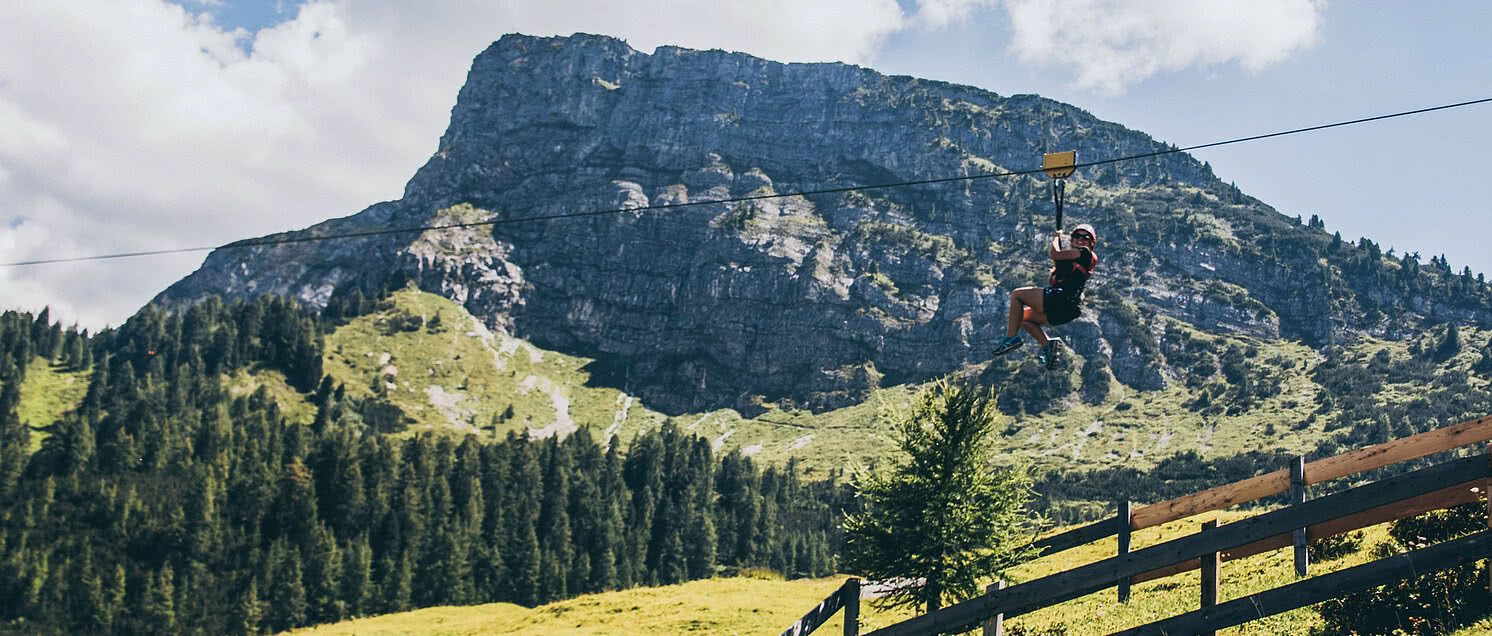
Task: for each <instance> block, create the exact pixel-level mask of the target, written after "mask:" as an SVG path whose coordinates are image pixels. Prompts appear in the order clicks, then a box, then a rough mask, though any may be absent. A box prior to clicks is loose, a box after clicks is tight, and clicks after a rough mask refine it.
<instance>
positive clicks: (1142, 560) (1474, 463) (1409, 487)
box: [872, 456, 1492, 636]
mask: <svg viewBox="0 0 1492 636" xmlns="http://www.w3.org/2000/svg"><path fill="white" fill-rule="evenodd" d="M1488 477H1492V462H1489V461H1488V459H1487V458H1486V457H1482V456H1472V457H1463V458H1460V459H1455V460H1452V461H1449V462H1445V463H1442V464H1437V465H1434V466H1429V467H1426V468H1421V469H1419V470H1416V471H1414V472H1410V473H1405V474H1401V475H1396V476H1394V477H1390V478H1387V479H1383V480H1380V481H1376V482H1372V483H1369V484H1364V485H1361V486H1357V487H1355V488H1351V489H1349V490H1344V491H1342V492H1338V493H1335V494H1332V495H1328V496H1326V497H1322V498H1319V499H1315V500H1312V501H1309V502H1307V503H1305V504H1300V505H1294V506H1290V507H1287V508H1282V509H1279V510H1274V511H1271V512H1267V513H1264V514H1260V515H1257V516H1254V517H1249V518H1247V519H1243V520H1240V521H1237V522H1235V523H1231V524H1228V525H1226V526H1222V527H1219V528H1217V529H1216V530H1211V531H1209V532H1205V533H1200V534H1194V535H1188V536H1184V537H1180V538H1177V539H1173V540H1171V541H1167V542H1165V543H1162V544H1159V545H1155V546H1151V547H1148V548H1144V549H1141V550H1137V551H1135V552H1131V553H1129V554H1125V555H1120V556H1115V557H1111V558H1109V559H1105V560H1103V561H1099V562H1097V563H1092V564H1089V565H1084V566H1079V567H1077V568H1073V569H1071V570H1067V571H1064V572H1059V573H1057V574H1053V575H1050V576H1047V577H1043V578H1040V579H1037V580H1034V581H1029V582H1026V583H1022V584H1020V585H1015V586H1012V587H1009V588H1006V589H1004V590H999V591H996V592H994V593H991V594H987V595H985V596H982V597H979V598H976V599H971V600H968V601H964V602H962V603H957V604H954V605H951V606H949V607H946V608H943V609H940V610H938V611H935V612H931V613H928V614H924V615H922V616H918V617H916V618H912V619H909V620H907V621H903V622H901V623H897V624H895V625H891V626H889V627H886V628H884V629H881V630H877V631H875V632H872V634H877V635H880V636H894V635H897V634H933V633H946V632H958V631H964V630H968V629H972V628H974V627H976V626H978V625H979V624H980V623H981V622H982V621H983V620H984V619H986V618H988V617H991V616H994V615H996V614H1004V615H1005V618H1007V619H1008V618H1012V617H1015V616H1019V615H1021V614H1025V613H1028V612H1031V611H1035V610H1038V609H1041V608H1044V607H1047V606H1050V605H1055V604H1057V603H1062V602H1065V601H1068V600H1071V599H1074V598H1078V597H1080V596H1085V595H1087V594H1091V593H1093V592H1096V591H1099V590H1102V589H1105V588H1107V587H1110V586H1112V585H1114V584H1115V583H1116V582H1118V581H1120V580H1121V579H1125V578H1130V577H1134V576H1136V575H1139V574H1143V573H1146V572H1150V571H1153V570H1156V569H1159V568H1163V567H1166V566H1170V565H1173V564H1176V563H1180V562H1184V561H1187V560H1190V559H1196V558H1199V557H1201V556H1202V555H1205V554H1211V553H1213V552H1226V551H1228V550H1232V549H1234V548H1238V547H1241V546H1245V545H1248V544H1250V543H1254V542H1256V541H1262V540H1265V539H1268V538H1271V537H1274V536H1277V535H1285V536H1287V537H1289V536H1291V533H1293V532H1294V530H1295V529H1296V528H1304V527H1309V526H1311V525H1315V524H1320V523H1324V522H1327V521H1330V520H1333V519H1336V518H1339V517H1344V516H1348V515H1354V514H1358V513H1363V512H1367V511H1371V510H1373V509H1375V508H1380V507H1383V506H1387V505H1389V504H1393V503H1396V502H1400V501H1403V500H1405V499H1410V498H1412V497H1417V496H1419V495H1423V494H1426V493H1433V492H1435V491H1438V490H1441V489H1444V488H1447V487H1448V485H1456V484H1471V483H1472V482H1477V481H1479V480H1483V479H1487V478H1488Z"/></svg>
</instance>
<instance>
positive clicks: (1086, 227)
mask: <svg viewBox="0 0 1492 636" xmlns="http://www.w3.org/2000/svg"><path fill="white" fill-rule="evenodd" d="M1078 232H1087V233H1088V235H1089V236H1092V237H1093V243H1094V244H1095V245H1097V244H1098V232H1096V231H1094V230H1093V226H1091V225H1088V224H1087V223H1079V224H1078V225H1077V227H1074V228H1072V233H1073V234H1076V233H1078Z"/></svg>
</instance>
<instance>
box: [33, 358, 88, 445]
mask: <svg viewBox="0 0 1492 636" xmlns="http://www.w3.org/2000/svg"><path fill="white" fill-rule="evenodd" d="M88 375H89V372H88V371H69V370H67V369H65V368H64V367H63V366H60V365H54V364H52V363H50V362H48V361H47V360H45V359H43V358H39V357H38V358H35V359H33V360H32V361H31V364H30V366H28V367H26V381H25V382H22V383H21V408H20V413H19V415H20V416H21V423H23V424H25V425H27V426H30V427H31V428H32V433H31V451H32V452H36V449H38V448H41V440H42V438H44V437H45V436H46V433H44V432H42V431H38V430H35V429H38V428H41V427H43V426H46V425H48V424H51V423H52V422H53V421H55V420H56V419H57V418H58V417H59V416H61V415H62V414H63V413H65V412H67V411H69V410H72V409H73V408H74V407H76V406H77V405H78V403H79V402H81V401H82V400H83V395H84V394H85V393H87V392H88Z"/></svg>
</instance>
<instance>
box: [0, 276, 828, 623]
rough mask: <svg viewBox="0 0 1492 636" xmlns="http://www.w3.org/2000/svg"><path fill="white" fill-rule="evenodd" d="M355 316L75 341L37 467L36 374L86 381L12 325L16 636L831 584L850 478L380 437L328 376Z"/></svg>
mask: <svg viewBox="0 0 1492 636" xmlns="http://www.w3.org/2000/svg"><path fill="white" fill-rule="evenodd" d="M354 296H356V297H355V298H354ZM338 298H339V300H338V302H337V303H336V304H335V305H334V306H335V308H336V309H335V312H336V313H335V315H333V316H327V317H324V316H321V315H318V314H317V313H315V312H312V311H309V310H307V309H304V308H302V307H300V306H299V305H298V304H297V303H295V302H294V301H291V300H286V299H280V298H271V297H262V298H259V299H256V300H253V301H238V302H229V303H224V302H221V301H219V300H216V299H211V300H207V301H204V302H202V303H199V304H197V305H194V306H192V307H191V308H188V309H185V310H183V311H180V312H174V313H167V312H163V311H159V310H156V309H153V308H146V309H144V310H142V311H141V312H140V313H139V314H137V315H136V316H134V317H132V318H131V319H130V320H129V321H128V322H126V323H125V324H124V325H123V326H122V327H120V328H118V329H111V330H105V331H103V332H101V333H99V334H97V335H95V336H93V337H91V338H89V337H85V336H82V334H79V337H80V340H79V342H81V343H82V344H83V346H84V349H85V350H86V351H89V352H90V353H89V354H87V355H90V356H92V361H93V362H95V364H94V365H93V373H92V375H91V377H90V380H89V386H88V390H87V393H86V394H85V397H84V398H83V400H82V403H81V404H80V405H79V406H78V407H77V408H76V409H73V410H71V411H69V412H67V413H65V414H63V415H62V416H61V417H60V418H59V419H58V420H57V421H56V422H54V423H53V424H51V425H50V426H48V427H47V429H46V431H45V434H46V436H45V439H44V440H43V442H42V444H41V448H40V450H38V451H37V452H35V453H33V454H27V452H26V448H25V444H24V443H23V442H22V440H29V436H30V433H31V432H30V431H29V430H25V428H26V427H24V426H23V425H22V424H21V423H20V420H19V415H18V408H19V402H20V397H19V390H18V387H19V384H20V379H21V378H20V374H19V373H18V372H16V371H15V369H16V368H24V365H23V364H17V362H16V360H18V359H19V360H21V361H22V362H24V361H27V360H29V359H31V358H32V357H34V356H36V355H40V356H41V357H43V358H47V357H48V354H51V356H52V357H51V358H49V359H52V360H57V361H61V360H64V359H68V358H67V355H68V354H67V353H66V351H67V350H68V348H69V346H70V345H69V344H68V339H69V336H67V335H65V334H66V333H72V332H61V331H59V330H54V329H53V328H52V326H48V327H46V328H44V329H42V328H35V325H36V324H38V322H40V321H42V320H45V318H44V317H32V316H30V315H29V314H21V313H17V312H10V313H7V314H5V315H4V317H3V318H0V347H4V348H3V349H0V354H4V356H5V357H0V367H3V370H4V373H5V375H0V384H3V386H0V467H5V468H4V469H3V470H0V621H3V623H0V631H6V630H9V631H14V632H21V633H52V632H59V633H117V634H160V633H210V634H255V633H264V632H267V631H277V630H285V629H290V628H293V627H298V626H303V625H310V624H316V623H322V622H329V621H336V620H339V619H343V618H348V617H353V616H359V615H369V614H376V613H386V612H396V611H403V610H407V609H412V608H417V607H427V606H433V605H449V604H471V603H484V602H494V601H505V602H513V603H519V604H523V605H527V606H533V605H537V604H542V603H546V602H550V601H554V600H559V599H564V598H568V597H572V596H575V595H578V594H585V593H590V592H597V591H603V590H614V589H622V588H627V587H632V586H638V585H660V584H670V583H677V582H682V581H686V580H691V579H696V578H701V577H709V576H713V575H715V574H717V573H719V572H722V571H728V570H732V569H737V568H745V567H753V566H761V567H768V568H772V569H775V570H778V571H781V572H784V573H785V574H787V575H788V576H821V575H826V574H829V573H832V572H833V571H835V569H836V563H835V557H834V555H835V554H836V553H837V552H838V546H839V544H841V543H842V541H843V539H842V537H841V535H840V532H839V530H838V527H837V525H838V520H839V519H840V518H841V517H842V515H843V510H844V509H845V508H846V507H847V506H849V505H851V502H852V500H853V497H852V494H851V492H850V490H849V489H848V487H847V486H845V485H844V484H842V483H841V482H842V479H841V478H840V476H839V475H837V474H832V475H830V477H829V479H827V480H825V481H818V482H805V481H803V480H801V479H800V478H799V475H798V474H799V473H800V472H801V471H799V470H798V469H797V468H796V467H795V466H793V465H791V464H790V465H788V466H786V467H767V468H765V469H762V468H759V467H758V466H757V465H756V464H755V463H754V462H753V461H752V460H751V459H750V458H749V457H743V456H741V455H740V454H739V453H731V454H727V455H724V456H719V455H717V454H716V453H714V452H713V450H712V448H711V446H710V443H709V441H708V440H705V439H702V438H699V437H697V436H694V435H688V434H685V433H683V432H681V431H680V430H678V428H677V427H675V426H673V425H671V424H666V425H664V426H663V427H661V428H659V429H656V430H652V431H649V432H646V433H643V434H640V435H639V436H637V437H636V438H635V439H633V440H632V441H631V443H630V444H629V445H628V446H627V447H626V448H621V447H620V444H619V443H618V442H616V441H615V440H610V441H608V442H606V443H603V442H600V441H597V440H596V439H595V438H594V436H593V435H591V434H590V432H589V430H585V429H583V430H582V432H580V433H576V434H572V435H570V436H568V437H566V438H564V439H558V438H549V439H529V438H527V437H526V436H520V435H510V436H508V438H507V439H505V440H501V441H498V442H478V441H477V440H476V438H474V437H463V438H457V437H453V436H447V435H432V434H424V435H418V436H407V435H406V436H387V435H379V434H376V433H377V432H378V431H377V429H376V428H375V427H374V426H373V424H374V423H376V422H377V420H378V419H379V418H380V417H383V415H381V414H383V413H386V411H387V410H388V409H389V408H391V407H392V405H389V404H387V403H383V402H381V401H380V400H381V398H379V397H378V396H370V397H367V398H354V397H351V396H349V395H347V394H346V392H345V391H344V390H343V389H342V387H341V386H340V385H338V384H336V382H334V381H333V380H332V379H331V378H330V377H327V376H323V375H322V373H321V350H322V337H323V334H324V332H325V331H326V330H327V329H328V328H329V326H330V325H331V324H334V323H335V322H336V321H342V320H347V319H349V318H350V316H352V315H355V313H357V312H366V311H370V310H372V309H373V308H375V307H376V306H377V304H378V303H379V302H381V299H380V298H379V295H378V294H377V293H375V294H372V295H369V296H362V294H361V293H358V294H343V295H339V296H338ZM23 327H24V328H23ZM57 333H62V334H64V335H61V336H56V335H55V334H57ZM59 342H60V344H59ZM16 351H21V353H19V354H18V353H15V352H16ZM240 369H253V370H256V371H259V372H265V371H274V372H278V373H280V374H283V376H284V377H285V378H286V381H287V383H288V384H289V385H291V386H292V387H294V388H295V389H297V390H298V391H300V392H301V394H300V395H299V396H296V397H295V398H293V399H299V400H305V401H306V402H307V403H308V404H309V406H310V407H314V409H315V416H314V417H313V418H311V421H310V422H309V423H301V422H297V421H294V420H292V419H290V418H289V417H287V415H286V413H285V412H284V411H283V410H282V405H281V404H280V403H277V401H276V399H275V398H274V397H273V396H272V394H271V392H270V391H268V390H266V389H265V388H264V387H260V388H258V389H257V390H255V391H252V392H249V393H239V392H237V391H235V390H232V389H230V388H229V387H228V384H227V383H226V382H225V381H224V376H225V375H232V374H234V373H236V372H237V371H238V370H240ZM281 399H284V398H281Z"/></svg>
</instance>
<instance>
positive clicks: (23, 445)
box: [0, 377, 31, 503]
mask: <svg viewBox="0 0 1492 636" xmlns="http://www.w3.org/2000/svg"><path fill="white" fill-rule="evenodd" d="M20 404H21V383H20V381H19V379H18V378H15V377H9V378H7V377H0V503H3V502H6V501H9V499H10V494H11V492H12V491H13V490H14V489H15V484H16V481H17V480H19V479H20V477H21V470H22V468H24V467H25V462H26V454H27V453H28V452H29V451H30V449H29V447H30V445H31V430H30V429H28V428H27V427H26V425H25V424H24V423H22V422H21V416H20V414H19V413H18V412H17V410H18V408H19V407H20Z"/></svg>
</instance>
